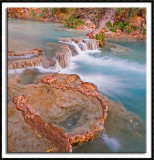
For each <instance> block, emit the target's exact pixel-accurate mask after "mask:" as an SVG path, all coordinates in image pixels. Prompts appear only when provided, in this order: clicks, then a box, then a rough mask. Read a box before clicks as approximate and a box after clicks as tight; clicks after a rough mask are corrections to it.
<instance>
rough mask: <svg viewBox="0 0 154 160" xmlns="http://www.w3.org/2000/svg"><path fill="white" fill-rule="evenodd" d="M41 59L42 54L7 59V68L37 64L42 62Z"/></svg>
mask: <svg viewBox="0 0 154 160" xmlns="http://www.w3.org/2000/svg"><path fill="white" fill-rule="evenodd" d="M42 59H43V57H42V56H37V57H35V58H30V59H16V60H12V61H8V70H12V69H17V68H26V67H34V66H39V65H40V64H41V62H42Z"/></svg>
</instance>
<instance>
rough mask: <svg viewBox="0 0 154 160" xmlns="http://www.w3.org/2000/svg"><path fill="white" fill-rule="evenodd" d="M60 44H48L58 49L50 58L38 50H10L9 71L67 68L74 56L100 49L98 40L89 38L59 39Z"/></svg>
mask: <svg viewBox="0 0 154 160" xmlns="http://www.w3.org/2000/svg"><path fill="white" fill-rule="evenodd" d="M58 41H59V43H58V44H53V43H48V44H47V45H48V47H51V48H52V47H56V51H55V52H54V53H53V54H52V56H51V57H50V58H47V57H46V56H45V53H44V52H43V51H42V50H41V49H38V48H35V49H23V50H19V51H13V50H8V70H14V69H20V68H27V67H36V66H42V67H43V68H51V67H52V68H54V67H55V68H58V69H61V68H67V67H68V65H69V61H70V59H71V57H72V56H76V55H79V54H81V53H84V51H88V50H96V49H98V48H99V43H98V40H96V39H89V38H87V37H66V38H59V39H58Z"/></svg>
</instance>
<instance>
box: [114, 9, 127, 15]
mask: <svg viewBox="0 0 154 160" xmlns="http://www.w3.org/2000/svg"><path fill="white" fill-rule="evenodd" d="M124 12H125V10H124V8H117V9H116V14H118V15H120V16H121V15H122V14H123V13H124Z"/></svg>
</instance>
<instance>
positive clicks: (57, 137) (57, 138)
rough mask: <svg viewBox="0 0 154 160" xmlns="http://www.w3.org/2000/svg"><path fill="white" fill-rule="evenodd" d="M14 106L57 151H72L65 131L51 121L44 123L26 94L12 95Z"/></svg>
mask: <svg viewBox="0 0 154 160" xmlns="http://www.w3.org/2000/svg"><path fill="white" fill-rule="evenodd" d="M13 102H14V103H15V104H16V108H17V109H19V110H20V111H22V115H23V117H24V119H25V121H26V123H27V124H28V125H29V126H30V127H31V128H33V129H35V130H37V132H39V133H41V134H42V135H43V136H45V137H46V138H48V139H49V140H50V141H51V143H52V144H53V145H54V146H55V147H56V151H57V152H72V147H71V144H70V142H69V138H68V135H67V134H66V133H65V131H64V130H63V129H61V128H59V127H57V126H56V125H54V124H52V123H46V122H45V121H44V120H43V119H42V117H41V115H40V114H39V113H38V112H36V111H35V110H34V108H33V106H32V105H31V104H29V101H28V99H27V96H26V95H23V96H18V97H16V96H15V97H14V99H13Z"/></svg>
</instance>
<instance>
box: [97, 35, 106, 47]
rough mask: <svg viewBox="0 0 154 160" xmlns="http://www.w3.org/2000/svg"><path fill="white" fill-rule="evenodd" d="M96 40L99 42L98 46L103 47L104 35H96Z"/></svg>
mask: <svg viewBox="0 0 154 160" xmlns="http://www.w3.org/2000/svg"><path fill="white" fill-rule="evenodd" d="M96 39H97V40H98V41H99V45H100V46H103V45H104V44H105V43H106V39H105V33H104V32H100V33H99V34H97V35H96Z"/></svg>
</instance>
